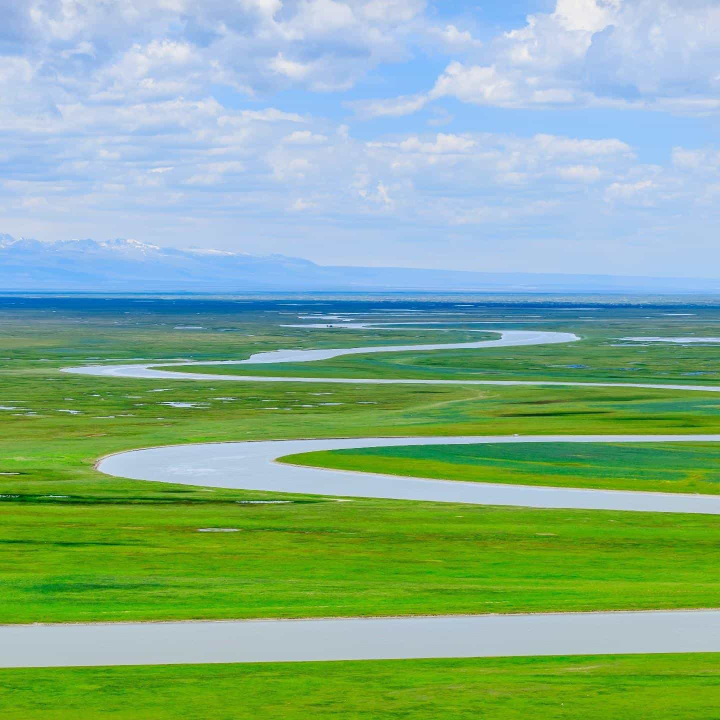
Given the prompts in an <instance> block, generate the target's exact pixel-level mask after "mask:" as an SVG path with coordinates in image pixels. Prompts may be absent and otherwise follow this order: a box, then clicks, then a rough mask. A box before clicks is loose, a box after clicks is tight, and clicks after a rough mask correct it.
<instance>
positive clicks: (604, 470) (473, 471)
mask: <svg viewBox="0 0 720 720" xmlns="http://www.w3.org/2000/svg"><path fill="white" fill-rule="evenodd" d="M283 461H285V462H289V463H293V464H296V465H310V466H320V467H328V468H337V469H339V470H354V471H360V472H375V473H385V474H390V475H410V476H415V477H425V478H438V479H440V480H461V481H465V482H491V483H511V484H516V485H549V486H555V487H580V488H606V489H612V490H645V491H652V492H681V493H705V494H718V493H720V443H714V444H712V443H706V444H695V443H688V444H687V445H686V444H681V445H677V444H672V443H665V444H648V445H645V444H643V445H632V444H629V445H624V444H604V443H603V444H601V443H598V444H577V443H547V444H545V443H540V444H510V445H502V444H498V445H427V446H407V447H377V448H367V449H361V450H334V451H331V452H313V453H303V454H301V455H289V456H287V457H285V458H283Z"/></svg>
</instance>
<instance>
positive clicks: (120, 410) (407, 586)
mask: <svg viewBox="0 0 720 720" xmlns="http://www.w3.org/2000/svg"><path fill="white" fill-rule="evenodd" d="M110 305H111V307H107V306H106V305H104V304H100V306H99V307H88V306H87V304H85V305H83V304H82V303H81V304H80V305H79V307H78V308H74V306H70V307H68V306H67V305H63V304H58V305H56V306H53V305H52V303H50V304H47V303H46V305H45V306H43V308H40V309H38V308H37V307H31V308H25V309H21V310H17V309H8V308H6V310H5V313H4V315H2V316H1V318H0V319H2V321H3V322H2V325H0V358H1V359H0V363H2V366H1V367H0V377H1V378H2V383H3V385H2V392H1V393H0V406H2V407H5V408H10V409H8V410H1V411H0V421H2V423H3V430H4V432H3V435H2V438H0V472H1V473H3V474H2V475H0V485H1V487H2V491H1V492H0V495H2V497H0V516H1V522H0V582H1V583H2V592H1V593H0V622H35V621H50V620H58V621H69V620H109V619H168V618H198V617H204V618H221V617H222V618H225V617H280V616H284V617H298V616H322V615H348V614H357V615H373V614H375V615H382V614H411V613H456V612H457V613H463V612H487V611H498V612H510V611H520V610H527V611H531V610H553V609H558V610H559V609H574V610H589V609H605V608H646V607H658V608H659V607H708V606H716V605H718V592H719V591H720V585H718V583H717V582H716V581H715V579H714V574H711V573H708V572H707V564H708V562H710V563H712V562H713V558H714V557H715V553H716V549H715V535H716V529H717V522H718V521H717V520H716V519H715V518H713V517H702V516H694V517H686V516H673V517H668V516H662V515H658V516H655V515H637V514H622V513H615V514H613V513H590V512H570V511H566V512H565V511H563V512H561V511H539V510H523V509H519V508H518V509H506V508H467V507H465V506H462V507H461V506H444V505H432V504H425V503H423V504H420V503H417V504H411V503H402V502H390V501H375V500H367V501H365V500H363V501H360V500H358V501H355V502H352V503H341V504H339V503H336V502H334V501H332V500H328V499H322V498H309V497H306V498H302V497H292V496H287V497H286V499H290V500H293V502H291V503H288V504H284V505H254V504H247V503H246V502H245V501H248V500H262V499H268V498H269V497H272V498H273V499H277V498H278V497H279V496H275V495H273V496H270V495H268V494H264V493H258V492H243V491H234V492H233V491H224V490H214V491H210V490H208V489H204V488H193V487H185V486H166V485H158V484H153V483H142V482H134V481H128V480H122V479H117V478H108V477H106V476H103V475H101V474H99V473H97V471H96V470H95V469H94V462H95V461H96V459H97V458H98V457H101V456H102V455H105V454H107V453H111V452H116V451H119V450H125V449H129V448H133V447H147V446H151V445H162V444H171V443H189V442H207V441H226V440H260V439H268V438H297V437H332V436H338V435H342V436H368V435H378V434H380V435H396V436H397V435H400V436H401V435H410V434H411V435H457V434H465V435H471V434H478V435H487V434H498V433H523V434H545V433H577V432H585V433H650V432H672V433H686V432H687V433H695V432H708V433H710V432H720V408H719V406H720V398H718V397H717V396H714V395H710V394H707V395H706V394H702V393H682V392H663V391H649V390H637V389H612V388H567V387H554V388H548V387H544V388H543V387H537V388H535V387H533V388H520V387H492V388H482V389H479V388H473V387H468V386H465V387H463V386H462V385H459V386H448V387H422V386H402V385H398V386H392V385H388V386H375V387H373V386H362V385H352V384H350V385H323V384H311V385H307V384H296V385H295V384H292V383H290V384H282V385H277V384H267V385H265V384H262V383H259V384H246V383H214V382H213V381H193V382H174V383H173V382H169V383H165V384H163V383H160V382H155V381H144V380H137V381H131V380H127V379H112V378H93V377H84V376H77V375H67V374H63V373H60V372H59V368H60V367H62V366H64V365H68V364H77V363H79V362H98V361H111V362H122V361H128V360H130V359H132V358H154V359H159V358H170V357H184V358H190V359H196V360H198V359H203V358H206V359H224V358H228V357H233V356H235V357H242V356H247V355H249V354H251V353H252V352H256V351H260V350H272V349H275V348H277V347H292V346H295V345H297V344H300V342H301V340H302V342H303V343H306V344H309V343H311V342H313V341H315V339H316V338H317V342H318V344H323V343H324V344H326V345H327V344H334V343H337V336H336V335H334V334H332V333H328V334H325V333H324V331H323V330H320V331H318V332H319V335H317V336H316V335H309V334H307V333H305V334H304V335H303V337H302V338H300V337H298V336H297V333H298V332H299V331H298V330H296V329H292V328H279V327H278V326H277V317H278V312H279V311H278V308H277V307H275V308H274V310H273V314H271V316H270V317H271V319H270V320H269V319H268V313H265V312H260V311H259V310H257V309H254V310H253V311H252V312H250V311H248V310H246V309H241V310H238V306H237V303H232V304H230V306H229V307H225V306H224V305H222V304H221V305H219V306H218V305H217V304H215V305H213V304H210V305H206V304H203V303H198V302H197V301H195V302H194V303H193V302H189V301H188V303H186V304H184V305H183V304H182V303H181V304H180V307H179V309H178V307H175V306H172V305H163V304H161V305H160V308H157V309H149V308H148V307H147V305H146V304H141V303H133V302H130V301H124V302H123V303H120V304H117V305H113V304H112V303H110ZM173 307H175V309H173ZM138 308H139V309H138ZM190 309H192V310H193V312H190ZM283 312H285V311H284V310H283ZM719 315H720V314H719ZM718 325H719V326H720V322H719V323H718ZM188 327H201V328H202V329H200V330H189V329H186V328H188ZM176 328H180V329H176ZM635 330H636V334H637V327H636V328H635ZM684 331H687V330H686V329H684ZM705 331H707V328H706V329H705ZM363 332H364V331H360V332H359V335H356V334H355V333H348V334H347V335H346V336H345V337H346V338H347V341H348V342H349V343H352V342H358V341H359V342H363V343H367V342H372V341H373V338H371V337H365V336H363ZM403 332H405V331H403ZM434 332H435V331H433V333H431V335H433V334H434ZM439 332H444V331H439ZM284 333H288V334H287V335H285V334H284ZM405 340H406V339H405V338H403V340H402V341H405ZM375 341H376V342H385V343H394V342H398V341H399V338H398V337H397V336H396V335H395V331H384V333H383V334H382V335H381V337H377V338H375ZM700 351H701V352H704V350H702V349H700ZM439 355H444V353H439ZM478 355H480V353H478ZM309 367H310V366H308V365H304V366H302V370H303V371H306V370H307V369H308V368H309ZM177 403H180V406H177ZM673 452H674V450H673ZM713 452H715V451H713ZM385 460H387V458H386V459H385ZM385 460H384V461H385ZM601 460H602V458H599V459H598V460H597V462H596V465H597V463H598V462H601ZM685 460H687V461H688V462H689V463H690V465H689V466H688V468H687V473H689V474H691V473H695V474H696V475H697V477H698V478H699V477H701V476H703V473H705V475H704V476H707V474H708V472H710V469H709V468H710V466H711V465H712V459H711V458H709V457H707V458H706V457H703V456H702V453H700V452H698V453H697V454H696V455H695V456H694V457H690V456H688V457H687V458H682V459H681V460H679V461H678V462H679V463H680V464H682V463H684V462H685ZM643 462H646V464H647V467H645V466H643V467H644V469H643V473H644V475H643V477H644V478H645V479H644V480H642V481H643V482H646V483H654V482H663V481H662V480H661V479H660V476H659V474H657V473H655V472H654V469H656V468H657V463H653V461H652V458H651V457H650V455H647V456H646V457H645V459H644V460H643ZM446 464H447V463H446ZM450 464H452V463H450ZM586 465H587V464H586ZM590 465H592V463H590ZM475 467H478V468H479V467H481V466H480V465H476V466H475ZM563 468H564V469H563ZM546 469H547V468H546ZM681 469H682V468H681ZM490 472H491V471H490V470H488V471H487V473H490ZM555 472H556V474H557V475H558V476H561V475H562V476H564V478H565V481H566V482H569V483H570V482H572V481H573V475H572V474H573V472H574V470H573V468H572V466H567V467H565V466H564V465H562V464H561V465H560V467H559V468H556V471H555ZM584 472H585V475H584V476H583V475H582V473H578V475H579V476H580V477H579V480H578V481H583V477H584V478H585V480H584V481H588V477H589V476H591V475H592V474H593V472H594V473H595V475H597V469H596V470H595V471H593V472H590V470H589V469H588V467H586V468H585V470H584ZM487 473H486V477H489V475H487ZM638 475H639V474H635V475H634V476H633V477H634V479H632V478H631V479H629V480H628V482H630V481H631V480H632V482H640V481H641V478H640V477H638ZM704 476H703V477H704ZM590 479H592V478H590ZM595 481H597V482H601V481H602V479H601V478H600V479H598V478H597V477H596V478H595ZM613 481H614V480H613V478H608V480H607V482H608V483H611V482H613ZM675 482H678V483H680V484H682V483H683V482H685V483H687V482H690V481H689V480H688V476H687V475H686V477H685V480H677V481H675ZM698 482H700V481H699V480H698ZM702 482H705V483H706V484H710V481H706V480H703V481H702ZM678 487H679V485H678ZM228 526H230V527H234V528H238V529H239V530H240V532H238V533H232V534H215V533H199V532H198V530H199V529H202V528H205V527H228ZM269 558H272V561H269Z"/></svg>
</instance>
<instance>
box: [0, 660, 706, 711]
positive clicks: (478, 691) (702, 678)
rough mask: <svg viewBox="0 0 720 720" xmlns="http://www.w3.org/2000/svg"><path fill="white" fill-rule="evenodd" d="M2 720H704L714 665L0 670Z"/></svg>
mask: <svg viewBox="0 0 720 720" xmlns="http://www.w3.org/2000/svg"><path fill="white" fill-rule="evenodd" d="M0 683H2V686H3V692H2V694H1V695H0V715H2V717H3V719H4V720H41V719H42V720H45V719H46V718H52V720H76V718H79V717H82V718H83V719H84V720H96V719H98V720H99V719H100V718H107V717H113V718H117V720H137V718H153V719H155V720H181V719H182V720H206V719H207V718H213V720H245V719H247V720H270V719H271V718H272V719H273V720H275V719H276V718H282V719H283V720H305V718H308V717H313V718H318V719H319V720H323V719H325V718H343V720H369V719H370V718H412V720H436V719H437V718H443V720H460V719H462V720H469V719H470V718H483V720H526V718H543V720H577V719H578V718H583V719H584V720H607V719H608V718H621V717H627V718H633V719H635V718H653V720H714V719H717V718H720V711H719V710H718V707H719V706H720V663H718V659H717V656H715V655H703V654H694V655H635V656H624V657H613V656H591V657H575V658H562V657H557V658H502V659H471V660H404V661H386V662H344V663H296V664H267V665H188V666H161V667H118V668H77V669H75V668H73V669H59V670H55V669H47V670H45V669H42V670H3V671H0Z"/></svg>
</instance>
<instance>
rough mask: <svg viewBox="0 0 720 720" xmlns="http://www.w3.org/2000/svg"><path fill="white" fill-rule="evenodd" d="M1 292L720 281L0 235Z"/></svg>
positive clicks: (669, 288) (684, 287)
mask: <svg viewBox="0 0 720 720" xmlns="http://www.w3.org/2000/svg"><path fill="white" fill-rule="evenodd" d="M3 291H5V292H108V293H122V292H213V293H217V292H222V293H233V292H238V293H240V292H252V291H275V292H279V291H338V292H348V291H366V292H371V291H388V292H391V291H396V292H400V291H425V292H528V293H552V292H558V293H720V280H714V279H699V278H671V277H661V278H658V277H642V276H637V277H631V276H622V275H617V276H614V275H572V274H550V273H486V272H465V271H460V270H431V269H428V270H425V269H416V268H399V267H356V266H347V267H345V266H337V265H336V266H331V265H318V264H316V263H314V262H311V261H310V260H305V259H303V258H296V257H288V256H285V255H264V256H254V255H248V254H245V253H237V252H228V251H223V250H205V249H186V250H179V249H175V248H168V247H159V246H157V245H152V244H148V243H143V242H139V241H137V240H128V239H120V238H119V239H115V240H105V241H96V240H90V239H87V240H64V241H57V242H43V241H39V240H32V239H27V238H21V239H15V238H13V237H11V236H10V235H3V234H0V292H3Z"/></svg>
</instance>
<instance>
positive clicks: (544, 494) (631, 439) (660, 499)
mask: <svg viewBox="0 0 720 720" xmlns="http://www.w3.org/2000/svg"><path fill="white" fill-rule="evenodd" d="M548 442H551V443H657V442H673V443H677V442H720V435H539V436H515V435H508V436H494V437H493V436H489V437H478V436H474V435H470V436H460V437H396V438H352V439H342V438H338V439H325V440H269V441H264V442H236V443H235V442H234V443H203V444H197V445H175V446H169V447H159V448H149V449H146V450H132V451H130V452H125V453H119V454H117V455H111V456H110V457H107V458H105V459H103V460H102V461H101V462H100V463H99V464H98V468H99V470H100V471H101V472H104V473H106V474H108V475H115V476H118V477H124V478H132V479H135V480H151V481H156V482H166V483H179V484H182V485H202V486H206V487H223V488H239V489H244V490H266V491H272V492H289V493H307V494H312V495H330V496H337V497H373V498H385V499H395V500H424V501H432V502H455V503H466V504H473V505H510V506H520V507H536V508H575V509H583V510H626V511H645V512H673V513H700V514H710V515H717V514H720V495H690V494H681V493H655V492H631V491H619V490H581V489H575V488H556V487H535V486H526V485H503V484H500V483H497V484H495V483H474V482H458V481H446V480H428V479H424V478H415V477H400V476H397V475H380V474H375V473H355V472H348V471H344V470H326V469H321V468H312V467H300V466H295V465H287V464H280V463H276V462H274V461H275V460H276V459H277V458H279V457H282V456H284V455H293V454H295V453H303V452H313V451H317V450H344V449H349V448H366V447H390V446H393V447H397V446H403V445H469V444H483V445H485V444H496V443H548Z"/></svg>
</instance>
